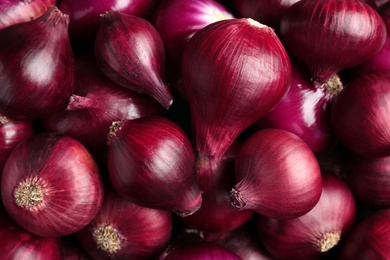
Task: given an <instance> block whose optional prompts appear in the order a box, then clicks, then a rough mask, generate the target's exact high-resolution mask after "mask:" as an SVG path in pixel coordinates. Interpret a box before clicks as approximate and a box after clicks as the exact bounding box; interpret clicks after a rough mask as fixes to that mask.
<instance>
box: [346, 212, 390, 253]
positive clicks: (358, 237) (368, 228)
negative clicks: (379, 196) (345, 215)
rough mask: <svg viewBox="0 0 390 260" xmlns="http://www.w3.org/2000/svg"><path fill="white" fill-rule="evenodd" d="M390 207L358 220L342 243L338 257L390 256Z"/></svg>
mask: <svg viewBox="0 0 390 260" xmlns="http://www.w3.org/2000/svg"><path fill="white" fill-rule="evenodd" d="M389 236H390V209H385V210H382V211H379V212H376V213H373V214H371V215H369V216H368V217H366V218H364V219H362V220H360V221H359V222H358V223H357V225H356V226H355V227H354V228H353V229H352V230H351V232H350V233H349V234H348V237H347V238H346V240H345V242H344V243H343V247H342V248H341V252H340V254H339V259H343V260H355V259H377V260H386V259H389V258H390V241H389Z"/></svg>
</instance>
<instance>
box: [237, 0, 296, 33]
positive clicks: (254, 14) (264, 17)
mask: <svg viewBox="0 0 390 260" xmlns="http://www.w3.org/2000/svg"><path fill="white" fill-rule="evenodd" d="M298 1H300V0H233V4H234V8H235V10H236V12H237V13H238V16H239V17H248V18H252V19H255V20H257V21H259V22H260V23H262V24H266V25H268V26H270V27H272V28H274V29H275V30H276V31H279V24H280V20H281V19H282V16H283V14H284V12H285V11H286V10H287V9H288V8H289V7H290V6H291V5H293V4H295V3H296V2H298Z"/></svg>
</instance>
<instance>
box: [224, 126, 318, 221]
mask: <svg viewBox="0 0 390 260" xmlns="http://www.w3.org/2000/svg"><path fill="white" fill-rule="evenodd" d="M235 175H236V180H237V184H236V185H235V186H234V187H233V189H232V190H231V203H232V206H234V207H236V208H238V209H240V210H245V209H250V210H255V211H256V212H257V213H259V214H260V215H263V216H265V217H269V218H277V219H289V218H297V217H300V216H302V215H304V214H306V213H307V212H309V211H310V210H311V209H312V208H313V207H314V206H315V205H316V204H317V202H318V201H319V199H320V196H321V188H322V180H321V172H320V168H319V165H318V162H317V160H316V158H315V156H314V154H313V152H312V151H311V150H310V148H309V147H308V146H307V144H306V143H305V142H304V141H303V140H302V139H300V138H299V137H298V136H296V135H295V134H293V133H290V132H288V131H285V130H279V129H265V130H261V131H258V132H256V133H255V134H253V135H251V136H250V137H249V138H248V139H247V140H246V141H245V142H244V143H243V146H242V147H241V149H240V151H239V152H238V155H237V157H236V163H235Z"/></svg>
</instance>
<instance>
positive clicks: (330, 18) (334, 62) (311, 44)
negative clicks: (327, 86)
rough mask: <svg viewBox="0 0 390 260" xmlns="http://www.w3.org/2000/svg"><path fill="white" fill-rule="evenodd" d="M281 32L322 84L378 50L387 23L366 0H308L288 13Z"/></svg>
mask: <svg viewBox="0 0 390 260" xmlns="http://www.w3.org/2000/svg"><path fill="white" fill-rule="evenodd" d="M280 35H281V39H282V42H283V44H284V46H285V47H286V49H287V50H288V51H289V53H291V54H292V55H293V56H295V57H297V58H298V59H299V60H301V61H303V62H304V63H305V64H306V65H307V66H308V67H309V68H310V71H311V76H312V81H313V82H315V83H318V84H322V83H324V82H326V81H328V80H329V79H330V78H331V77H332V76H334V75H335V74H337V73H338V72H339V71H341V70H343V69H346V68H349V67H352V66H356V65H358V64H360V63H362V62H364V61H366V60H368V59H369V58H370V57H372V56H373V55H375V54H376V53H378V52H379V51H380V49H381V48H382V47H383V45H384V43H385V40H386V26H385V24H384V22H383V20H382V19H381V17H380V16H379V14H378V13H377V12H376V11H375V10H374V9H373V8H371V7H370V6H368V5H367V4H366V3H364V2H363V1H355V0H353V1H350V0H328V1H323V0H322V1H317V0H309V1H299V2H297V3H295V4H293V5H292V6H291V7H290V8H289V9H288V10H287V11H286V12H285V14H284V15H283V17H282V20H281V22H280ZM362 46H364V48H362Z"/></svg>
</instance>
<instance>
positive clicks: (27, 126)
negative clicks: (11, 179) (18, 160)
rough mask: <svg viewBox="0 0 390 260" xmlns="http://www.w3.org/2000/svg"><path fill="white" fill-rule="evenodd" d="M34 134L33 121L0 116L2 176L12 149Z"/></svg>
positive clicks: (0, 165) (0, 173)
mask: <svg viewBox="0 0 390 260" xmlns="http://www.w3.org/2000/svg"><path fill="white" fill-rule="evenodd" d="M34 134H35V130H34V126H33V122H32V121H19V120H10V119H8V118H6V117H1V116H0V176H1V175H2V172H3V168H4V165H5V162H6V161H7V158H8V156H9V155H10V153H11V152H12V150H13V149H14V148H15V147H16V146H17V145H18V144H19V143H21V142H23V141H25V140H27V139H29V138H30V137H32V136H33V135H34Z"/></svg>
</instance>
